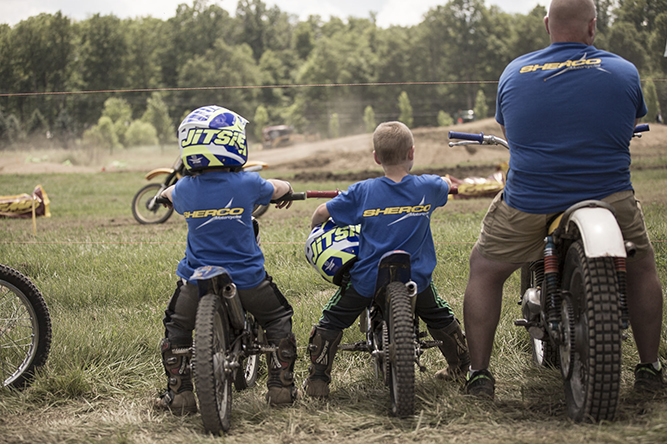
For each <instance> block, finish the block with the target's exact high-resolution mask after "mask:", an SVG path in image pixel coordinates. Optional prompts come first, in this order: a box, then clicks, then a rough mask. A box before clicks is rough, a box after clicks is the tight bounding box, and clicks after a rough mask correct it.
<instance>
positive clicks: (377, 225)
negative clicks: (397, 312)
mask: <svg viewBox="0 0 667 444" xmlns="http://www.w3.org/2000/svg"><path fill="white" fill-rule="evenodd" d="M373 148H374V150H375V151H374V152H373V155H374V157H375V161H376V162H377V163H378V164H379V165H381V166H382V168H383V169H384V174H385V175H384V177H380V178H377V179H369V180H365V181H362V182H358V183H356V184H353V185H351V186H350V187H349V188H348V190H347V191H346V192H344V193H342V194H340V195H338V196H337V197H335V198H334V199H332V200H330V201H329V202H327V203H324V204H322V205H320V206H319V207H318V208H317V209H316V210H315V213H314V214H313V217H312V221H311V226H312V227H313V228H314V227H316V226H317V225H319V224H321V223H323V222H325V221H327V220H329V217H331V218H333V221H334V222H335V223H336V224H337V225H339V226H348V225H361V228H360V234H359V254H358V260H357V261H356V262H355V263H354V265H353V266H352V268H351V269H350V272H349V273H350V280H349V283H347V284H346V283H344V284H343V285H341V287H340V288H339V289H338V291H337V292H336V293H335V294H334V296H333V297H332V298H331V300H330V301H329V302H328V304H327V305H326V306H325V307H324V310H323V312H322V317H321V318H320V320H319V323H318V324H317V325H315V326H314V327H313V330H312V332H311V335H310V342H309V345H308V351H309V353H310V360H311V364H310V366H309V376H308V379H307V380H306V383H305V388H306V393H307V394H308V395H309V396H313V397H317V398H325V397H327V396H328V395H329V383H330V382H331V368H332V366H333V360H334V356H335V355H336V350H337V346H338V344H339V342H340V340H341V337H342V335H343V330H344V329H345V328H347V327H349V326H351V325H352V324H353V323H354V321H355V320H356V319H357V317H359V315H360V314H361V313H362V312H363V311H364V310H365V309H366V307H368V306H369V305H370V304H371V302H372V300H373V296H374V292H375V281H376V277H377V266H378V263H379V261H380V258H381V256H382V255H383V254H384V253H387V252H389V251H392V250H404V251H406V252H408V253H410V254H411V255H412V257H411V268H412V275H411V276H412V280H413V281H414V282H415V283H416V284H417V287H418V291H419V294H418V295H417V304H416V309H415V312H416V314H417V315H418V316H419V317H420V318H421V319H422V320H424V322H425V323H426V325H427V326H428V329H429V332H430V333H431V336H433V338H434V339H436V340H440V341H442V345H441V346H440V350H441V351H442V354H443V355H444V356H445V358H446V360H447V362H448V364H449V368H448V369H446V370H441V371H440V372H439V373H440V377H442V378H451V379H459V380H461V381H462V380H463V379H464V378H465V372H467V370H468V364H469V361H470V359H469V356H468V348H467V346H466V342H465V336H464V335H463V332H462V331H461V327H460V325H459V322H458V320H457V319H456V318H455V317H454V313H453V312H452V310H451V308H450V307H449V305H447V303H446V302H445V301H444V300H443V299H442V298H440V296H439V295H438V293H437V291H436V289H435V286H434V285H433V282H432V280H431V274H432V273H433V270H434V268H435V265H436V255H435V247H434V244H433V236H432V235H431V227H430V221H431V213H432V212H433V210H435V209H436V208H437V207H441V206H443V205H445V203H447V197H448V196H447V195H448V193H449V189H450V187H451V182H449V179H446V178H442V177H440V176H435V175H422V176H415V175H411V174H410V170H411V169H412V165H413V162H414V155H415V147H414V139H413V136H412V133H411V132H410V130H409V129H408V127H407V126H405V125H404V124H402V123H401V122H385V123H381V124H380V125H379V126H378V127H377V128H376V130H375V132H374V133H373ZM392 208H393V209H394V210H398V209H403V208H410V209H411V211H410V212H409V213H406V212H399V211H391V209H392ZM375 210H379V211H375Z"/></svg>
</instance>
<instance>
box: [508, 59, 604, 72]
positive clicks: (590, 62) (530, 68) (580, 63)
mask: <svg viewBox="0 0 667 444" xmlns="http://www.w3.org/2000/svg"><path fill="white" fill-rule="evenodd" d="M601 64H602V59H581V60H574V61H573V60H568V61H567V62H556V63H545V64H544V65H526V66H524V67H522V68H521V70H520V71H519V72H520V73H522V74H523V73H527V72H535V71H538V70H542V71H550V70H552V69H561V68H584V67H585V68H589V67H596V66H599V65H601Z"/></svg>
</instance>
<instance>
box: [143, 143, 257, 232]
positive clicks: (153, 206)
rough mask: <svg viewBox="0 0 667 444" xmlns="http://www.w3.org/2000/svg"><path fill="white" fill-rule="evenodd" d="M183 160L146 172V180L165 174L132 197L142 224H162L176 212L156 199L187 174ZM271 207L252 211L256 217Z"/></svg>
mask: <svg viewBox="0 0 667 444" xmlns="http://www.w3.org/2000/svg"><path fill="white" fill-rule="evenodd" d="M268 167H269V164H267V163H265V162H260V161H249V162H248V163H246V164H245V165H244V166H243V171H261V170H263V169H264V168H268ZM185 174H186V173H185V168H184V167H183V160H181V158H180V156H179V157H178V159H176V162H174V165H173V166H172V167H171V168H156V169H154V170H152V171H150V172H149V173H148V174H146V180H153V179H154V178H156V177H158V176H165V177H164V180H162V181H161V182H153V183H149V184H148V185H146V186H144V187H143V188H141V189H140V190H139V191H138V192H137V194H135V195H134V199H132V215H133V216H134V218H135V219H136V220H137V222H139V223H140V224H161V223H164V222H166V221H167V220H168V219H169V218H170V217H171V215H172V214H173V212H174V209H173V208H172V207H166V206H164V205H160V204H158V203H156V202H155V199H156V198H157V197H158V196H159V195H160V193H162V191H164V190H165V189H167V188H169V187H170V186H172V185H173V184H175V183H176V182H177V181H178V179H180V178H181V177H183V176H185ZM268 209H269V206H268V205H257V206H255V209H254V210H253V212H252V215H253V216H254V217H255V218H258V217H260V216H261V215H262V214H264V213H266V211H267V210H268Z"/></svg>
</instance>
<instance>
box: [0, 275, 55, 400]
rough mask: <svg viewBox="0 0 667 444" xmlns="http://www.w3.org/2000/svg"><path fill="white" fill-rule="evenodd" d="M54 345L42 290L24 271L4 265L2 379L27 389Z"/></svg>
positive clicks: (0, 331) (0, 329) (0, 312)
mask: <svg viewBox="0 0 667 444" xmlns="http://www.w3.org/2000/svg"><path fill="white" fill-rule="evenodd" d="M50 348H51V318H50V316H49V310H48V308H47V307H46V302H44V297H43V296H42V293H40V291H39V290H38V289H37V287H35V285H34V284H33V283H32V282H31V281H30V280H29V279H28V278H27V277H26V276H24V275H23V274H22V273H20V272H19V271H17V270H14V269H13V268H10V267H7V266H5V265H0V378H1V379H2V385H3V387H6V386H11V387H14V388H17V389H21V388H24V387H25V386H26V385H27V384H28V383H29V382H30V381H31V379H32V377H33V376H34V372H35V370H36V369H37V368H39V367H41V366H42V365H44V363H45V362H46V360H47V358H48V356H49V350H50Z"/></svg>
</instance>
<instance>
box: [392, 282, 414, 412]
mask: <svg viewBox="0 0 667 444" xmlns="http://www.w3.org/2000/svg"><path fill="white" fill-rule="evenodd" d="M387 299H388V301H389V316H388V318H389V319H390V321H389V347H388V350H386V353H387V357H388V359H389V363H390V364H389V373H390V375H389V381H391V382H390V385H389V392H390V393H391V412H392V414H393V415H394V416H398V417H399V418H405V417H408V416H412V415H413V414H414V404H415V338H414V324H413V314H412V307H411V304H410V297H409V296H408V290H407V288H405V284H403V283H401V282H391V283H390V284H389V285H388V286H387Z"/></svg>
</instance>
